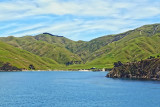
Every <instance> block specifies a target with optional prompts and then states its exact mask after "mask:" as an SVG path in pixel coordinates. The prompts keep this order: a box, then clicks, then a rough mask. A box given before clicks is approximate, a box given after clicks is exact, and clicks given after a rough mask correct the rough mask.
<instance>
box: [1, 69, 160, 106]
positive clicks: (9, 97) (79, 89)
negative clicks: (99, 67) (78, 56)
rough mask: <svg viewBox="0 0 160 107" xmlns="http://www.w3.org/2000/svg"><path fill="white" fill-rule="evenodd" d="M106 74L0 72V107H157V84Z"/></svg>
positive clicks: (159, 97)
mask: <svg viewBox="0 0 160 107" xmlns="http://www.w3.org/2000/svg"><path fill="white" fill-rule="evenodd" d="M106 73H107V72H0V106H1V107H158V106H160V82H158V81H140V80H127V79H126V80H125V79H111V78H106V77H105V75H106Z"/></svg>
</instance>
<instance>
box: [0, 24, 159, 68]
mask: <svg viewBox="0 0 160 107" xmlns="http://www.w3.org/2000/svg"><path fill="white" fill-rule="evenodd" d="M159 35H160V24H152V25H145V26H142V27H140V28H137V29H134V30H130V31H127V32H124V33H120V34H116V35H108V36H102V37H99V38H96V39H93V40H91V41H88V42H86V41H72V40H70V39H67V38H65V37H62V36H57V35H52V34H49V33H45V34H40V35H37V36H24V37H13V36H10V37H3V38H2V37H1V38H0V40H1V41H3V42H6V43H8V44H10V45H13V46H15V47H18V48H20V49H24V50H27V51H29V52H31V53H33V54H36V55H38V56H40V57H46V58H48V60H45V61H49V59H51V60H52V59H53V60H55V61H56V62H58V63H60V64H66V63H68V62H69V63H70V62H72V61H81V60H82V61H83V62H84V63H85V64H84V63H82V64H77V65H70V66H67V69H72V68H73V69H77V68H78V69H81V68H91V67H97V68H112V67H113V63H114V62H117V61H121V62H130V61H136V60H141V59H144V58H147V57H149V56H151V55H158V54H160V37H159ZM49 62H50V61H49Z"/></svg>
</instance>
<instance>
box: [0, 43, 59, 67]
mask: <svg viewBox="0 0 160 107" xmlns="http://www.w3.org/2000/svg"><path fill="white" fill-rule="evenodd" d="M6 63H10V64H11V65H12V66H15V67H17V68H19V69H26V70H29V69H30V68H29V66H30V65H32V66H34V68H35V69H36V70H44V69H55V68H59V67H61V66H60V65H59V64H58V63H57V62H56V61H54V60H51V59H48V58H45V57H39V56H37V55H34V54H32V53H30V52H28V51H25V50H22V49H18V48H16V47H13V46H11V45H8V44H6V43H3V42H0V66H3V65H4V64H6Z"/></svg>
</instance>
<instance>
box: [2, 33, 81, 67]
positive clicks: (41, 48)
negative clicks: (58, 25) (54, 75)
mask: <svg viewBox="0 0 160 107" xmlns="http://www.w3.org/2000/svg"><path fill="white" fill-rule="evenodd" d="M55 38H56V39H55ZM57 38H58V39H57ZM59 38H60V39H59ZM61 38H63V37H54V36H50V35H43V34H42V35H37V36H35V37H34V36H25V37H20V38H16V37H13V36H10V37H7V38H1V41H4V42H6V43H8V44H10V45H13V46H15V47H18V48H21V49H24V50H27V51H29V52H31V53H33V54H36V55H38V56H40V57H47V58H50V59H53V60H55V61H56V62H58V63H60V64H66V63H67V62H71V61H81V58H80V57H79V56H78V55H75V54H73V53H72V52H70V51H69V50H67V49H66V48H64V46H63V43H61V42H62V41H63V40H62V41H61ZM66 40H68V39H66ZM56 42H57V43H56Z"/></svg>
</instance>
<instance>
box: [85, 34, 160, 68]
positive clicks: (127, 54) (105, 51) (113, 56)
mask: <svg viewBox="0 0 160 107" xmlns="http://www.w3.org/2000/svg"><path fill="white" fill-rule="evenodd" d="M123 39H125V38H123ZM123 39H122V40H119V41H116V42H113V43H110V44H109V45H107V46H105V47H103V48H101V49H100V50H98V51H96V52H95V53H94V54H93V55H92V57H90V58H91V59H94V60H92V61H91V62H88V63H87V64H88V65H97V66H102V65H103V67H105V66H106V67H108V68H112V67H113V63H114V62H117V61H122V62H130V61H137V60H141V59H145V58H147V57H149V56H150V55H154V54H158V53H160V34H158V33H157V34H155V35H154V36H151V37H145V36H143V37H137V38H134V39H130V40H128V41H125V40H123ZM101 53H102V54H101ZM98 56H99V57H98Z"/></svg>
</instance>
